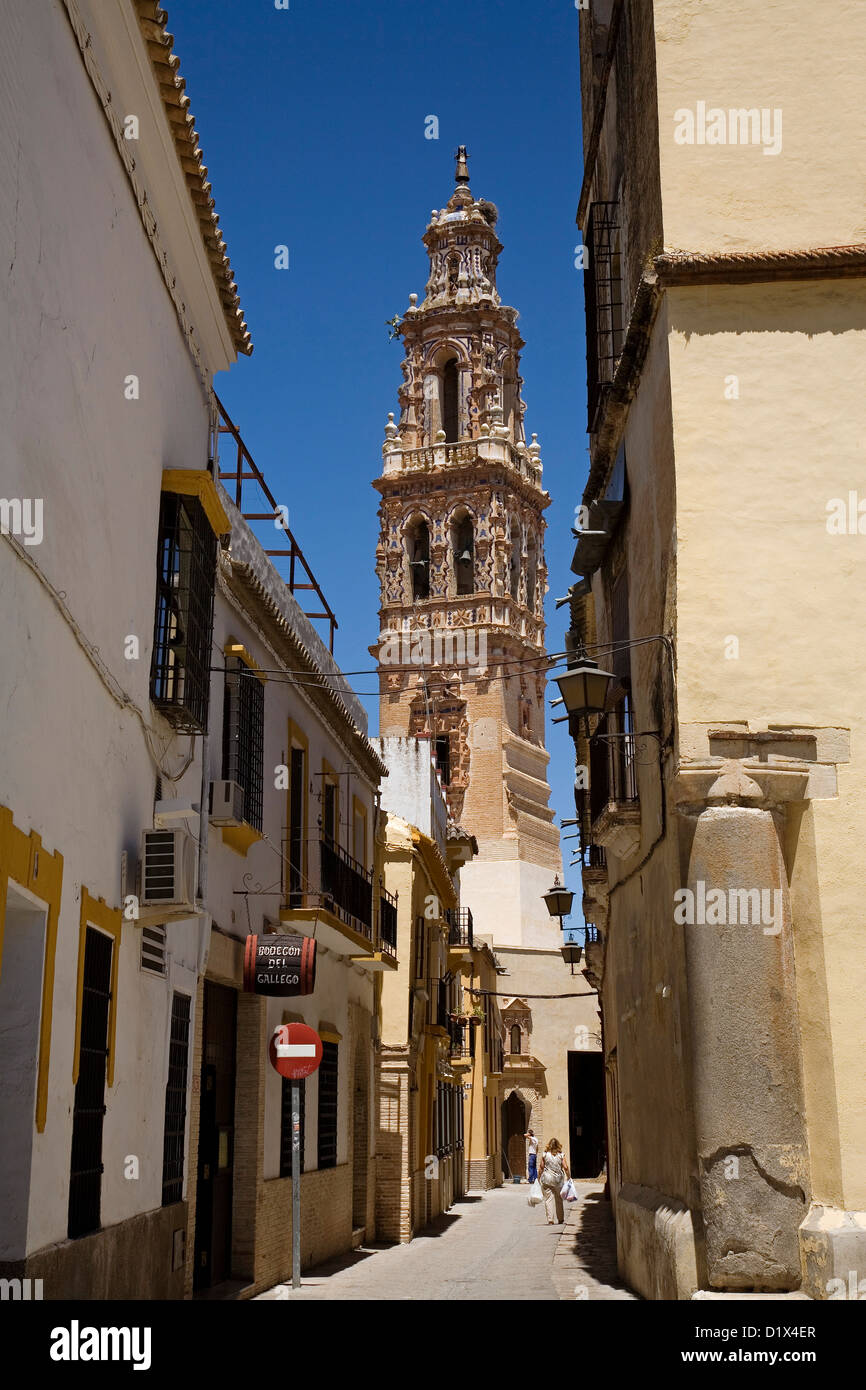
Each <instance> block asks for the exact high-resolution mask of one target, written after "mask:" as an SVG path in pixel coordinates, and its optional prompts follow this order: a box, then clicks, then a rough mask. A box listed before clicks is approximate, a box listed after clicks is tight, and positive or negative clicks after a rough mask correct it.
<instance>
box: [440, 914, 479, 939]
mask: <svg viewBox="0 0 866 1390" xmlns="http://www.w3.org/2000/svg"><path fill="white" fill-rule="evenodd" d="M445 921H446V922H447V923H448V945H449V946H472V945H474V942H473V939H472V909H471V908H469V907H449V908H446V909H445Z"/></svg>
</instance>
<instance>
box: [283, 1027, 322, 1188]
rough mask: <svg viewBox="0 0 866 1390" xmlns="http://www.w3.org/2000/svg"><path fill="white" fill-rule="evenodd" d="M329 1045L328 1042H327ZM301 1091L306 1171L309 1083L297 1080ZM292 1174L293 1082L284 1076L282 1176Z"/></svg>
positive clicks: (301, 1139) (301, 1135)
mask: <svg viewBox="0 0 866 1390" xmlns="http://www.w3.org/2000/svg"><path fill="white" fill-rule="evenodd" d="M325 1046H327V1043H326V1044H325ZM297 1086H298V1089H299V1091H300V1112H301V1113H300V1122H301V1134H300V1148H301V1152H300V1160H301V1172H302V1173H303V1171H304V1143H305V1141H306V1134H307V1083H306V1082H305V1081H299V1082H297ZM291 1176H292V1082H291V1081H290V1080H289V1078H288V1077H287V1076H284V1077H283V1091H282V1096H281V1098H280V1177H281V1178H290V1177H291Z"/></svg>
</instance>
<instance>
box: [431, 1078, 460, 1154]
mask: <svg viewBox="0 0 866 1390" xmlns="http://www.w3.org/2000/svg"><path fill="white" fill-rule="evenodd" d="M454 1094H455V1092H454V1087H453V1086H446V1084H445V1083H444V1082H443V1081H437V1083H436V1116H435V1134H434V1148H435V1150H436V1156H437V1158H447V1157H448V1155H449V1154H451V1153H453V1151H454V1128H455V1123H454V1122H455V1107H454V1100H453V1097H454Z"/></svg>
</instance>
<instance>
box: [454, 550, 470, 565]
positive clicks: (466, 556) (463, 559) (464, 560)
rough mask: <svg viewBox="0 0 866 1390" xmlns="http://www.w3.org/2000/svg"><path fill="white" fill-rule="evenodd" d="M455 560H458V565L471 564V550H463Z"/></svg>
mask: <svg viewBox="0 0 866 1390" xmlns="http://www.w3.org/2000/svg"><path fill="white" fill-rule="evenodd" d="M457 559H458V561H459V563H460V564H461V565H468V564H471V562H472V551H471V550H464V551H463V552H462V553H461V554H460V555H458V556H457Z"/></svg>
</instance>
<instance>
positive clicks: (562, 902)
mask: <svg viewBox="0 0 866 1390" xmlns="http://www.w3.org/2000/svg"><path fill="white" fill-rule="evenodd" d="M541 896H542V898H543V899H544V905H545V907H546V908H547V911H548V913H549V915H550V916H551V917H558V918H559V929H560V931H564V930H565V928H564V927H563V925H562V919H563V917H568V915H569V914H570V912H571V905H572V903H573V902H574V894H573V893H572V891H571V889H570V888H563V886H562V884H561V883H560V881H559V874H557V875H556V877H555V878H554V880H553V887H552V888H551V889H549V890H548V892H546V893H542V895H541ZM560 950H561V951H562V959H563V960H564V961H565V964H566V965H570V966H571V973H572V975H573V974H574V967H575V965H579V964H580V957H581V952H582V950H583V948H582V947H581V946H575V945H573V944H572V943H569V944H568V945H565V946H561V947H560Z"/></svg>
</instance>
